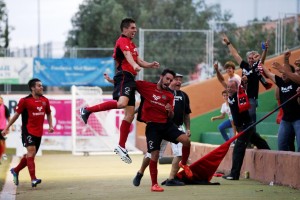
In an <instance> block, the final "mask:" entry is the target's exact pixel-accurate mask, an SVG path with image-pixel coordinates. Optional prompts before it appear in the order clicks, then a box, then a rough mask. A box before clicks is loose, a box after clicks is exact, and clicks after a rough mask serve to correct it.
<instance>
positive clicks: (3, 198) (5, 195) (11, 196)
mask: <svg viewBox="0 0 300 200" xmlns="http://www.w3.org/2000/svg"><path fill="white" fill-rule="evenodd" d="M19 160H20V159H19V157H17V156H13V158H12V161H11V163H10V166H9V170H8V171H7V174H6V179H5V183H4V186H3V190H2V191H1V193H0V200H15V199H16V192H17V186H16V185H15V184H14V181H13V176H12V175H11V173H10V169H11V168H13V166H16V165H17V164H18V162H19Z"/></svg>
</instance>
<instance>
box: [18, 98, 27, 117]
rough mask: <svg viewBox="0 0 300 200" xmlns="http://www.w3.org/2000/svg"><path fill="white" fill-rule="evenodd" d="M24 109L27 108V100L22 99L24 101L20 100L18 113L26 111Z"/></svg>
mask: <svg viewBox="0 0 300 200" xmlns="http://www.w3.org/2000/svg"><path fill="white" fill-rule="evenodd" d="M24 107H25V99H24V98H22V99H20V101H19V103H18V105H17V107H16V112H17V113H19V114H21V113H22V112H23V110H24Z"/></svg>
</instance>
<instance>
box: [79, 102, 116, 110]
mask: <svg viewBox="0 0 300 200" xmlns="http://www.w3.org/2000/svg"><path fill="white" fill-rule="evenodd" d="M117 108H118V104H117V101H115V100H112V101H106V102H104V103H100V104H97V105H95V106H92V107H86V108H85V109H86V110H87V111H89V112H99V111H105V110H111V109H117Z"/></svg>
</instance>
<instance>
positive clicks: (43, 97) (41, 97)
mask: <svg viewBox="0 0 300 200" xmlns="http://www.w3.org/2000/svg"><path fill="white" fill-rule="evenodd" d="M40 99H41V100H43V101H49V99H48V98H47V97H45V96H44V95H42V96H40Z"/></svg>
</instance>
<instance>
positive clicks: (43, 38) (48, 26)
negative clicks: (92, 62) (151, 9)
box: [4, 0, 300, 48]
mask: <svg viewBox="0 0 300 200" xmlns="http://www.w3.org/2000/svg"><path fill="white" fill-rule="evenodd" d="M83 1H84V0H4V2H5V3H6V7H7V10H8V17H9V24H10V26H12V27H13V28H14V30H13V31H12V32H11V35H10V39H11V40H10V47H11V48H24V47H30V46H35V45H37V43H38V35H40V42H41V44H43V43H47V42H54V43H56V42H57V43H63V42H65V40H66V38H67V35H68V31H69V30H71V28H72V25H71V18H72V17H73V16H74V15H75V13H76V12H77V11H78V8H79V4H81V3H82V2H83ZM108 1H109V0H108ZM38 2H39V4H40V18H39V19H40V29H38ZM205 2H206V4H208V5H210V4H215V3H219V4H221V9H222V13H224V10H227V11H230V12H231V13H232V14H233V18H232V20H231V22H234V23H237V24H238V25H245V24H247V22H248V21H249V20H252V19H253V18H254V17H255V16H256V17H257V18H258V19H259V20H261V19H262V18H263V17H265V16H269V17H271V19H277V18H278V17H279V16H280V17H284V16H285V15H287V16H290V14H295V13H297V11H299V7H298V8H297V5H299V2H300V0H247V1H245V0H205ZM297 2H298V4H297ZM255 5H256V6H255ZM255 7H256V8H257V9H255ZM298 13H299V12H298ZM38 33H39V34H38Z"/></svg>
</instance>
